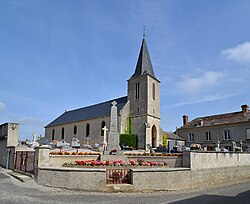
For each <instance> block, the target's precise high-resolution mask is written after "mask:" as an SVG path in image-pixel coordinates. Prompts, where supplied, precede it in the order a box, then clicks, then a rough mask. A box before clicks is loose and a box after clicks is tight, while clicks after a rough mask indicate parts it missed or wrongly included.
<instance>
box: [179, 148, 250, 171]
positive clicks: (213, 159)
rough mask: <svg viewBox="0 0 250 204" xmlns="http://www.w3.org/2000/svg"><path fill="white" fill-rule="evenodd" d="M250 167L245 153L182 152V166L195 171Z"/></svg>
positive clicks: (249, 155)
mask: <svg viewBox="0 0 250 204" xmlns="http://www.w3.org/2000/svg"><path fill="white" fill-rule="evenodd" d="M248 165H249V166H250V153H246V152H198V151H197V152H193V151H191V152H184V153H183V166H184V167H189V168H191V169H192V170H195V169H210V168H223V167H239V166H248Z"/></svg>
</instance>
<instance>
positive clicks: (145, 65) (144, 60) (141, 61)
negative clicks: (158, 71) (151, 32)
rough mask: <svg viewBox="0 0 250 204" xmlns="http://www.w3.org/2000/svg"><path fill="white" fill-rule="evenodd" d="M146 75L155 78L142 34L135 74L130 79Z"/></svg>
mask: <svg viewBox="0 0 250 204" xmlns="http://www.w3.org/2000/svg"><path fill="white" fill-rule="evenodd" d="M146 74H148V75H150V76H152V77H154V78H156V77H155V74H154V69H153V66H152V63H151V60H150V56H149V52H148V48H147V43H146V38H145V33H144V34H143V39H142V44H141V50H140V54H139V57H138V60H137V64H136V68H135V73H134V74H133V75H132V77H131V78H134V77H138V76H142V75H146Z"/></svg>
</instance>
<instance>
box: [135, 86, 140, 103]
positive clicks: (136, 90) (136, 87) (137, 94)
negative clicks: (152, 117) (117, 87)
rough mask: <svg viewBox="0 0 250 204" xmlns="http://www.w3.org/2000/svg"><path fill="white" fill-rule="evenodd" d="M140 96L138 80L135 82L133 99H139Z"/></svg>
mask: <svg viewBox="0 0 250 204" xmlns="http://www.w3.org/2000/svg"><path fill="white" fill-rule="evenodd" d="M139 97H140V84H139V82H136V83H135V99H139Z"/></svg>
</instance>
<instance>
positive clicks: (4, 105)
mask: <svg viewBox="0 0 250 204" xmlns="http://www.w3.org/2000/svg"><path fill="white" fill-rule="evenodd" d="M5 109H6V104H5V103H4V102H2V101H0V113H1V112H3V111H4V110H5Z"/></svg>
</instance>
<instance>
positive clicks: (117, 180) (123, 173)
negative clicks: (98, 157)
mask: <svg viewBox="0 0 250 204" xmlns="http://www.w3.org/2000/svg"><path fill="white" fill-rule="evenodd" d="M106 184H131V177H130V169H107V170H106Z"/></svg>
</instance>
